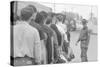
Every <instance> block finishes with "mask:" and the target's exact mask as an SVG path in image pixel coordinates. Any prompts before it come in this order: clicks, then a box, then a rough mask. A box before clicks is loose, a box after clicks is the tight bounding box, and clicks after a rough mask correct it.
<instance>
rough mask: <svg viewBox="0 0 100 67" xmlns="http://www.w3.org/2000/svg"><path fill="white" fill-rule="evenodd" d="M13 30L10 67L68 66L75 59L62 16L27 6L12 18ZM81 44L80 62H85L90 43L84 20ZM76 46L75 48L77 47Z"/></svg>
mask: <svg viewBox="0 0 100 67" xmlns="http://www.w3.org/2000/svg"><path fill="white" fill-rule="evenodd" d="M12 23H13V25H12V28H13V49H14V50H13V54H12V55H11V58H12V60H13V65H38V64H56V63H67V62H70V61H71V60H72V59H74V58H75V55H74V53H73V50H72V48H71V47H70V37H71V35H70V30H69V28H68V21H67V20H66V17H65V16H63V15H62V14H61V13H47V12H45V11H41V12H38V11H37V9H36V7H35V6H33V5H28V6H26V7H25V8H23V9H22V10H21V14H20V16H19V17H18V16H15V17H14V21H13V22H12ZM82 23H83V29H82V30H81V33H80V36H79V40H78V41H77V43H78V42H79V41H80V42H81V60H82V61H83V62H84V61H88V60H87V49H88V43H89V33H88V27H87V25H86V23H87V20H85V19H83V20H82ZM77 43H76V45H77Z"/></svg>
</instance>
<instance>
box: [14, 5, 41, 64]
mask: <svg viewBox="0 0 100 67" xmlns="http://www.w3.org/2000/svg"><path fill="white" fill-rule="evenodd" d="M35 16H36V8H35V7H34V9H32V8H31V7H30V6H27V7H25V8H23V9H22V10H21V15H20V17H21V21H18V23H17V24H16V25H15V26H14V27H13V28H14V29H13V37H14V38H13V39H14V43H13V45H14V55H13V58H14V65H15V66H19V65H20V66H21V65H30V64H40V63H41V60H40V56H41V55H40V54H41V44H40V36H39V32H38V30H37V29H36V28H34V27H32V26H30V25H29V23H30V22H31V19H33V18H34V19H35Z"/></svg>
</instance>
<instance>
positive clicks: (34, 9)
mask: <svg viewBox="0 0 100 67" xmlns="http://www.w3.org/2000/svg"><path fill="white" fill-rule="evenodd" d="M28 7H31V8H32V9H33V11H34V12H37V9H36V7H35V6H34V5H28Z"/></svg>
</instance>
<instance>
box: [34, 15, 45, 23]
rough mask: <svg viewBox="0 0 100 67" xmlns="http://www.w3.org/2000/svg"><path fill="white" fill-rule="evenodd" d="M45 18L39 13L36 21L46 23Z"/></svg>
mask: <svg viewBox="0 0 100 67" xmlns="http://www.w3.org/2000/svg"><path fill="white" fill-rule="evenodd" d="M43 20H44V18H43V16H42V15H41V14H40V13H37V15H36V19H35V22H36V23H38V24H44V21H43Z"/></svg>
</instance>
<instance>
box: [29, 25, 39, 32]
mask: <svg viewBox="0 0 100 67" xmlns="http://www.w3.org/2000/svg"><path fill="white" fill-rule="evenodd" d="M29 29H30V30H31V31H32V32H38V30H37V29H36V28H35V27H33V26H31V25H29Z"/></svg>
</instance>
